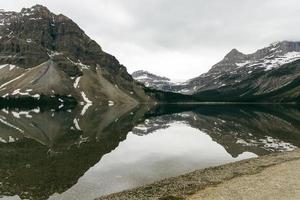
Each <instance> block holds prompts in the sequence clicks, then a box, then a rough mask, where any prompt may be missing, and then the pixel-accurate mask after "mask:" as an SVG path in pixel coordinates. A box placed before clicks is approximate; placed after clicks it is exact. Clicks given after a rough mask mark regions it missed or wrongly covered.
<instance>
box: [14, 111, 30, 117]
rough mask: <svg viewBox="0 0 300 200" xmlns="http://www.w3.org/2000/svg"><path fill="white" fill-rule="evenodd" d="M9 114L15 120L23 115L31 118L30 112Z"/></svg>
mask: <svg viewBox="0 0 300 200" xmlns="http://www.w3.org/2000/svg"><path fill="white" fill-rule="evenodd" d="M11 113H12V115H13V116H14V117H15V118H21V117H20V115H25V117H26V118H32V116H31V115H30V111H20V112H16V111H12V112H11Z"/></svg>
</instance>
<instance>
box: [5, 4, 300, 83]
mask: <svg viewBox="0 0 300 200" xmlns="http://www.w3.org/2000/svg"><path fill="white" fill-rule="evenodd" d="M0 2H1V5H2V7H3V8H4V9H8V10H20V9H21V8H22V7H30V6H32V5H34V4H37V3H39V4H43V5H45V6H47V7H48V8H49V9H50V10H52V11H54V12H55V13H63V14H65V15H67V16H69V17H70V18H72V19H73V20H74V21H75V22H76V23H78V24H79V25H80V27H82V28H83V29H84V30H85V31H86V33H87V34H88V35H89V36H90V37H92V38H93V39H95V40H96V41H97V42H98V43H99V44H100V45H101V46H102V48H103V49H104V50H106V51H107V52H109V53H111V54H113V55H115V56H116V57H117V58H118V59H119V60H120V62H121V63H123V64H124V65H126V66H127V68H128V70H129V71H131V72H132V71H133V70H136V69H146V70H149V71H151V72H154V73H158V74H161V75H164V76H169V77H171V78H176V79H187V78H192V77H194V76H197V75H199V74H201V73H203V72H206V71H207V70H209V68H210V67H211V66H212V65H213V64H215V63H216V62H218V61H219V60H220V59H222V57H223V56H224V55H225V54H226V53H227V52H228V51H230V49H232V48H237V49H239V50H241V51H243V52H245V53H250V52H252V51H254V50H256V49H257V48H261V47H263V46H266V45H268V44H269V43H272V42H274V41H278V40H299V39H300V38H299V37H300V28H298V26H297V25H298V24H299V20H300V12H299V11H300V2H299V1H298V0H285V1H282V0H264V1H261V0H226V1H220V0H186V1H182V0H151V1H149V0H87V1H85V2H82V0H72V1H71V0H64V1H60V0H51V1H46V0H40V1H33V0H26V1H24V0H9V1H7V0H0Z"/></svg>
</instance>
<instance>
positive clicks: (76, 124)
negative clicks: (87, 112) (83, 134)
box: [73, 118, 81, 131]
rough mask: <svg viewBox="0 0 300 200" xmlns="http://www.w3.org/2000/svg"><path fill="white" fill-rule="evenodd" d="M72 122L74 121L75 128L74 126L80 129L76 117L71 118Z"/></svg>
mask: <svg viewBox="0 0 300 200" xmlns="http://www.w3.org/2000/svg"><path fill="white" fill-rule="evenodd" d="M73 123H74V125H75V128H76V129H77V130H79V131H81V128H80V126H79V123H78V120H77V119H76V118H75V119H74V120H73Z"/></svg>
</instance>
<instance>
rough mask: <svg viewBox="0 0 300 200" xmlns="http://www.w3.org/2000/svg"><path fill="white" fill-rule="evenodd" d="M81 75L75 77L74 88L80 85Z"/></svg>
mask: <svg viewBox="0 0 300 200" xmlns="http://www.w3.org/2000/svg"><path fill="white" fill-rule="evenodd" d="M80 78H81V77H80V76H79V77H77V78H76V79H75V81H74V85H73V86H74V88H77V87H78V84H79V81H80Z"/></svg>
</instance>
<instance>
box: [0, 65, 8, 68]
mask: <svg viewBox="0 0 300 200" xmlns="http://www.w3.org/2000/svg"><path fill="white" fill-rule="evenodd" d="M8 65H9V64H4V65H0V69H2V68H4V67H6V66H8Z"/></svg>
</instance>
